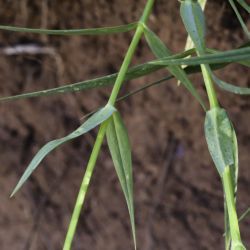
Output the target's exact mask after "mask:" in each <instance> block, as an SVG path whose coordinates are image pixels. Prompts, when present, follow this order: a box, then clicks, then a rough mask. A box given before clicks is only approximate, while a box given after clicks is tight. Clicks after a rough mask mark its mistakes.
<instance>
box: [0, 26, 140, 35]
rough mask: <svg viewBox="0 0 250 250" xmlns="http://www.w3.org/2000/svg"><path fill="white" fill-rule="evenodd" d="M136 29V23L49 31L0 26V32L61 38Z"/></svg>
mask: <svg viewBox="0 0 250 250" xmlns="http://www.w3.org/2000/svg"><path fill="white" fill-rule="evenodd" d="M136 27H137V23H130V24H125V25H120V26H113V27H103V28H90V29H66V30H49V29H31V28H23V27H14V26H5V25H0V30H6V31H15V32H25V33H36V34H46V35H61V36H72V35H91V36H93V35H107V34H115V33H122V32H127V31H130V30H134V29H135V28H136Z"/></svg>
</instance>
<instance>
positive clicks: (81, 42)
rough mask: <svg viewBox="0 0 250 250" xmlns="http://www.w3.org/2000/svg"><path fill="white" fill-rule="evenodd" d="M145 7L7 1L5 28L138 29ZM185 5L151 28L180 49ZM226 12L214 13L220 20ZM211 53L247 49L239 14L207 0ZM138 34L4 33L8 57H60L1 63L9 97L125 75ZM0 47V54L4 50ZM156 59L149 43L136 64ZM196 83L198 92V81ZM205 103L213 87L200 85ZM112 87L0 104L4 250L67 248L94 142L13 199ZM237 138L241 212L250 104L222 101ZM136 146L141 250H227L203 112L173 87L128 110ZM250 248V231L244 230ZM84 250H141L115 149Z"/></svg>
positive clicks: (173, 7)
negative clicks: (20, 48)
mask: <svg viewBox="0 0 250 250" xmlns="http://www.w3.org/2000/svg"><path fill="white" fill-rule="evenodd" d="M144 2H145V1H143V0H140V1H130V0H116V1H113V0H112V1H111V0H110V1H104V0H94V1H91V0H85V1H84V0H78V1H66V0H60V1H45V0H44V1H34V0H22V1H0V6H1V8H0V23H1V24H15V25H20V26H29V27H40V26H43V27H49V28H77V27H97V26H98V27H99V26H105V25H109V26H111V25H116V24H122V23H128V22H132V21H134V20H137V19H138V18H139V16H140V13H141V10H142V9H143V5H144ZM178 5H179V3H178V1H163V0H158V1H157V3H156V6H155V9H154V14H153V15H152V18H151V21H150V22H151V24H150V25H151V27H152V28H153V29H154V30H155V31H156V32H157V33H158V34H159V35H160V37H161V38H162V39H163V40H164V41H165V42H166V43H167V44H168V46H169V47H170V48H171V49H173V51H175V52H176V51H180V50H182V49H183V47H184V44H185V39H186V34H185V32H184V28H183V25H182V23H181V20H180V17H179V15H178V8H179V7H178ZM215 10H216V11H215ZM206 14H207V22H208V45H209V46H210V47H214V48H219V49H229V48H232V47H236V46H238V45H239V44H240V43H242V41H243V40H244V37H243V34H242V32H241V31H240V27H239V24H238V22H237V20H236V19H234V16H233V12H232V11H231V10H230V8H229V7H228V6H227V5H226V4H224V5H223V1H209V4H208V8H207V11H206ZM131 36H132V34H121V35H112V36H110V37H108V36H105V37H79V36H75V37H48V36H40V35H31V34H21V33H19V34H17V33H10V32H0V39H1V40H0V41H1V48H6V47H8V46H13V45H17V44H29V43H32V44H33V43H35V44H38V45H42V46H47V47H51V48H53V49H54V50H55V51H56V54H55V55H52V56H51V55H43V56H41V55H40V56H32V57H30V56H27V55H19V56H7V55H3V54H1V56H0V80H1V86H0V94H1V96H7V95H12V94H17V93H21V92H27V91H32V90H38V89H45V88H50V87H55V86H58V85H60V84H63V83H72V82H77V81H80V80H83V79H88V78H93V77H96V76H101V75H105V74H109V73H112V72H115V71H117V70H118V68H119V65H120V64H121V62H122V58H123V56H124V53H125V51H126V49H127V47H128V44H129V41H130V39H131ZM1 48H0V49H1ZM151 58H153V57H152V55H151V53H150V52H149V50H148V48H147V46H146V44H145V43H144V42H143V43H141V44H140V48H139V49H138V51H137V54H136V59H135V60H134V62H133V63H138V62H142V61H146V60H149V59H151ZM165 74H166V72H165V71H161V72H158V73H156V74H153V75H152V76H148V77H146V78H143V79H139V80H137V81H133V82H131V83H129V84H127V85H126V86H125V87H124V88H123V91H122V92H123V93H125V92H126V91H128V90H131V89H134V88H135V87H136V86H139V85H142V84H144V83H145V82H149V81H150V80H153V79H158V78H160V77H162V76H164V75H165ZM221 76H222V77H224V78H226V79H227V80H229V81H231V82H234V83H235V84H238V85H242V86H246V85H249V84H250V82H249V79H250V77H249V74H248V71H247V70H246V68H243V67H240V66H236V65H233V66H230V67H228V68H227V69H225V70H223V71H222V73H221ZM193 79H194V80H195V81H196V82H197V83H198V82H199V81H200V78H199V76H194V77H193ZM197 87H198V88H199V91H200V92H201V94H202V95H204V96H205V94H204V90H203V87H202V86H201V85H197ZM109 93H110V88H105V89H99V90H89V91H87V92H81V93H76V94H66V95H58V96H53V97H44V98H37V99H29V100H21V101H15V102H9V103H2V104H1V105H0V116H1V120H0V142H1V143H0V152H1V154H0V164H1V165H0V166H1V167H0V249H1V250H20V249H24V250H27V249H32V250H49V249H53V250H56V249H61V248H62V243H63V239H64V237H65V233H66V229H67V225H68V223H69V219H70V215H71V212H72V209H73V205H74V202H75V198H76V195H77V192H78V188H79V185H80V182H81V179H82V176H83V174H84V169H85V166H86V163H87V160H88V157H89V154H90V151H91V148H92V145H93V142H94V140H95V136H96V131H92V132H90V133H89V134H87V135H86V136H84V137H82V138H80V139H77V140H75V141H74V142H72V143H69V144H66V145H64V146H63V147H61V148H59V149H58V150H56V151H55V152H53V153H52V154H51V155H50V156H49V157H47V158H46V160H44V161H43V162H42V164H41V165H40V167H39V169H38V170H37V171H36V172H35V173H34V174H33V175H32V177H31V178H30V179H29V181H28V182H27V184H26V185H25V187H24V188H23V189H22V191H21V192H19V193H18V194H17V195H16V197H15V198H13V199H9V194H10V192H11V190H12V189H13V187H14V185H15V184H16V182H17V180H18V178H19V177H20V175H21V174H22V173H23V171H24V169H25V167H26V166H27V164H28V163H29V161H30V160H31V158H32V156H33V155H34V154H35V152H37V150H38V149H39V148H40V147H41V146H42V145H43V144H44V143H45V142H47V141H49V140H51V139H54V138H58V137H61V136H63V135H65V134H67V133H69V132H70V131H72V130H73V129H74V128H76V127H77V126H78V125H79V124H80V123H81V117H82V116H84V115H85V114H86V113H88V112H89V111H91V110H93V109H95V108H96V107H98V106H100V105H102V104H103V103H105V100H107V97H108V95H109ZM219 97H220V101H221V103H222V105H223V106H224V107H225V108H226V109H228V110H229V114H230V116H231V118H232V120H233V121H234V124H235V128H236V130H237V133H238V140H239V149H240V163H241V164H240V165H241V166H240V177H239V198H238V210H239V213H241V212H243V211H244V210H245V209H246V208H247V207H248V206H249V205H250V196H249V183H250V174H249V162H250V155H249V147H250V126H249V120H248V117H250V99H249V98H248V97H239V96H235V95H231V94H227V93H223V92H219ZM118 107H119V110H120V111H121V113H122V115H123V117H124V119H125V123H126V125H127V127H128V130H129V134H130V139H131V143H132V147H133V162H134V176H135V177H134V179H135V188H134V189H135V206H136V222H137V234H138V249H143V250H155V249H157V250H165V249H167V250H168V249H169V250H171V249H173V250H178V249H182V250H183V249H185V250H191V249H192V250H193V249H199V250H201V249H223V236H222V235H223V201H222V200H223V194H222V188H221V184H220V180H219V178H218V175H217V172H216V170H215V168H214V167H213V164H212V162H211V159H210V157H209V154H208V150H207V147H206V143H205V140H204V135H203V121H204V112H203V111H202V109H201V108H200V107H199V105H198V104H197V102H196V101H195V100H193V99H192V98H191V96H190V94H189V93H187V91H186V90H185V89H184V88H183V87H177V86H176V84H175V81H172V82H169V83H167V84H163V85H161V86H158V87H155V88H151V89H150V90H147V91H145V92H143V93H141V94H138V95H136V96H134V97H131V98H130V99H127V101H125V102H123V103H120V104H119V105H118ZM241 229H242V237H243V239H244V242H245V244H246V246H248V247H247V248H249V247H250V237H249V235H250V220H249V219H247V220H245V221H244V222H242V224H241ZM73 249H74V250H78V249H79V250H80V249H81V250H90V249H91V250H118V249H119V250H128V249H132V244H131V236H130V226H129V218H128V213H127V209H126V205H125V202H124V198H123V195H122V192H121V189H120V187H119V183H118V181H117V177H116V174H115V172H114V168H113V164H112V161H111V159H110V156H109V154H108V151H107V147H106V145H105V146H104V149H103V151H102V153H101V155H100V157H99V161H98V164H97V166H96V170H95V172H94V177H93V180H92V184H91V188H90V190H89V193H88V196H87V200H86V206H85V208H84V213H83V214H82V216H81V220H80V223H79V226H78V228H77V235H76V237H75V241H74V247H73Z"/></svg>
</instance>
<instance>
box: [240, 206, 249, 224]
mask: <svg viewBox="0 0 250 250" xmlns="http://www.w3.org/2000/svg"><path fill="white" fill-rule="evenodd" d="M249 215H250V207H249V208H248V209H247V210H246V211H245V212H244V213H243V214H242V215H241V216H240V218H239V221H243V220H244V219H245V218H246V217H247V216H249Z"/></svg>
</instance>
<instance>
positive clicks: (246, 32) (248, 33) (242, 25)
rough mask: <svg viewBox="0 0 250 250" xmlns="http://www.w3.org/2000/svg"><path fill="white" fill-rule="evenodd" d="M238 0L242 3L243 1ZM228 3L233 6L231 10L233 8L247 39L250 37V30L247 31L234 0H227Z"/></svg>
mask: <svg viewBox="0 0 250 250" xmlns="http://www.w3.org/2000/svg"><path fill="white" fill-rule="evenodd" d="M240 2H241V3H243V1H240ZM229 3H230V4H231V6H232V8H233V10H234V12H235V14H236V16H237V18H238V20H239V22H240V25H241V27H242V29H243V31H244V32H245V34H246V36H247V37H248V39H250V32H249V30H248V28H247V26H246V24H245V23H244V21H243V19H242V17H241V15H240V12H239V11H238V9H237V7H236V5H235V3H234V1H233V0H229ZM248 8H249V6H248ZM248 10H249V9H248Z"/></svg>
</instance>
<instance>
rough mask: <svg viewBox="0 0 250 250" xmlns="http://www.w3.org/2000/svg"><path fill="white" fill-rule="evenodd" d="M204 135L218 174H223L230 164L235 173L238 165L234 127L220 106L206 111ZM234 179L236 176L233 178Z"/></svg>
mask: <svg viewBox="0 0 250 250" xmlns="http://www.w3.org/2000/svg"><path fill="white" fill-rule="evenodd" d="M205 136H206V141H207V144H208V149H209V152H210V155H211V157H212V159H213V161H214V164H215V166H216V168H217V170H218V172H219V174H220V176H222V175H223V173H224V170H225V168H226V167H227V166H232V168H233V169H234V171H232V173H233V174H234V175H235V173H236V169H237V168H238V166H235V164H237V165H238V160H237V159H238V156H236V154H237V145H236V143H237V141H236V140H235V132H234V128H233V126H232V124H231V122H230V120H229V118H228V116H227V113H226V111H225V110H224V109H222V108H213V109H211V110H209V111H207V113H206V119H205ZM236 157H237V158H236ZM235 179H236V178H235Z"/></svg>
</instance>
